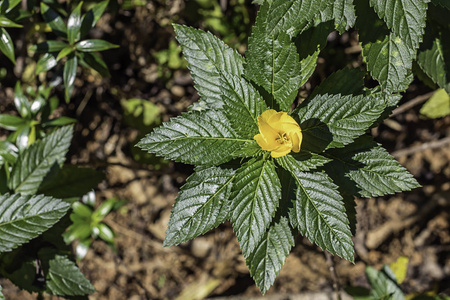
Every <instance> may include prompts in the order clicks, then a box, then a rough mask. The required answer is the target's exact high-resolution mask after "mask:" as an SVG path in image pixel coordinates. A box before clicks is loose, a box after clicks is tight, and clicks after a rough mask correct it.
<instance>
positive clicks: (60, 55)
mask: <svg viewBox="0 0 450 300" xmlns="http://www.w3.org/2000/svg"><path fill="white" fill-rule="evenodd" d="M73 51H74V49H73V48H72V46H68V45H67V46H66V47H64V48H63V49H61V51H59V53H58V56H56V60H57V61H59V60H61V59H62V58H64V57H66V56H67V55H69V54H71V53H72V52H73Z"/></svg>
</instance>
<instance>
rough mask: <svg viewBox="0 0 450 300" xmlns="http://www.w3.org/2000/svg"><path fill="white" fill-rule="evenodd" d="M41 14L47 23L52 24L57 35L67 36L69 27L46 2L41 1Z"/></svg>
mask: <svg viewBox="0 0 450 300" xmlns="http://www.w3.org/2000/svg"><path fill="white" fill-rule="evenodd" d="M41 14H42V17H43V18H44V21H45V23H47V24H48V26H50V28H51V29H52V31H53V32H54V33H55V34H56V35H58V36H61V37H64V38H65V37H67V27H66V24H65V23H64V21H63V19H62V18H61V17H60V16H59V15H58V13H56V12H55V11H54V10H53V9H51V8H50V7H49V6H48V5H47V4H45V3H44V2H41Z"/></svg>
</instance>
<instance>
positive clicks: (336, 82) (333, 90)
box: [308, 68, 365, 99]
mask: <svg viewBox="0 0 450 300" xmlns="http://www.w3.org/2000/svg"><path fill="white" fill-rule="evenodd" d="M364 76H365V72H364V71H361V70H360V69H347V68H345V69H341V70H339V71H337V72H335V73H333V74H331V75H330V76H328V77H327V78H326V79H325V80H324V81H322V82H321V83H320V85H319V86H318V87H316V88H315V89H314V90H313V92H312V93H311V95H310V96H309V97H308V98H310V99H312V98H314V97H315V96H317V95H325V94H341V95H355V96H356V95H359V94H362V93H363V88H364Z"/></svg>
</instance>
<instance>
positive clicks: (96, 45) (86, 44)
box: [75, 40, 119, 52]
mask: <svg viewBox="0 0 450 300" xmlns="http://www.w3.org/2000/svg"><path fill="white" fill-rule="evenodd" d="M118 47H119V45H114V44H112V43H110V42H107V41H105V40H84V41H81V42H78V43H77V44H76V45H75V49H77V50H79V51H83V52H97V51H105V50H108V49H113V48H118Z"/></svg>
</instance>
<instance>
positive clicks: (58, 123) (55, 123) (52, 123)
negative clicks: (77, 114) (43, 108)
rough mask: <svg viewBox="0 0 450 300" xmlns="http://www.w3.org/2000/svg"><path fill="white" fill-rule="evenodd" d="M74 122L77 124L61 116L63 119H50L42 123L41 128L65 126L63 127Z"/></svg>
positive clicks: (73, 120)
mask: <svg viewBox="0 0 450 300" xmlns="http://www.w3.org/2000/svg"><path fill="white" fill-rule="evenodd" d="M76 122H77V120H76V119H73V118H69V117H64V116H63V117H59V118H55V119H51V120H50V121H47V122H44V123H42V127H43V128H49V127H58V126H65V125H70V124H73V123H76Z"/></svg>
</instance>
